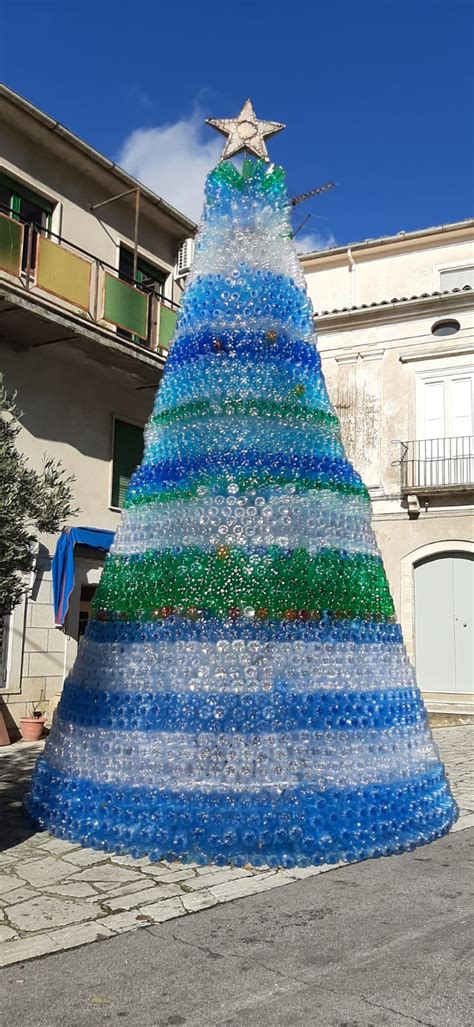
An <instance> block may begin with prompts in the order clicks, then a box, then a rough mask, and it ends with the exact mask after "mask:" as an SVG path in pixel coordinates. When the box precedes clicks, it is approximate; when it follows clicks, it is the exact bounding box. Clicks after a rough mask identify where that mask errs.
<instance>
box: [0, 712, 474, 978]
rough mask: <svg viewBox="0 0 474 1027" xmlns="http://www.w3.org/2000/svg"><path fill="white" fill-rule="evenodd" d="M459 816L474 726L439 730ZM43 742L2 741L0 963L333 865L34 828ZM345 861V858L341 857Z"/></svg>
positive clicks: (470, 801) (469, 801)
mask: <svg viewBox="0 0 474 1027" xmlns="http://www.w3.org/2000/svg"><path fill="white" fill-rule="evenodd" d="M434 736H435V740H436V743H437V745H438V747H439V750H440V754H441V758H442V759H443V761H444V763H445V765H446V769H447V772H448V776H449V778H450V781H451V786H452V789H453V792H454V796H455V798H456V800H457V802H458V805H459V809H460V817H459V820H458V822H457V824H456V825H455V827H454V830H455V831H456V830H457V831H460V830H463V829H464V828H467V827H472V826H474V759H473V752H474V728H471V727H451V728H437V729H435V730H434ZM42 747H43V743H41V742H40V743H36V744H25V743H22V742H19V743H16V744H15V745H11V746H6V747H4V748H2V749H0V789H1V797H0V810H1V817H0V825H1V843H2V844H1V848H0V966H7V965H9V964H11V963H16V962H19V961H23V960H26V959H31V958H33V957H34V956H41V955H44V954H46V953H50V952H60V951H63V950H65V949H71V948H75V947H76V946H78V945H85V944H88V943H89V942H93V941H98V940H100V939H102V938H110V937H112V936H113V935H117V934H121V933H123V932H125V931H133V930H136V929H137V928H139V927H142V926H150V925H151V924H160V923H163V922H164V921H165V920H171V919H174V918H175V917H179V916H185V915H186V914H187V913H194V912H197V911H198V910H202V909H207V908H208V907H211V906H215V905H217V904H218V903H224V902H229V901H231V900H232V899H236V898H242V897H243V896H247V895H254V894H256V893H257V892H262V891H267V890H268V889H272V888H278V887H281V886H283V885H288V884H291V883H292V882H294V881H296V880H300V879H301V878H306V877H312V876H313V875H316V874H321V873H325V872H326V871H328V870H334V869H335V867H334V866H333V865H332V866H322V867H309V868H307V869H301V870H298V869H292V870H270V869H265V868H263V869H259V870H256V869H254V868H252V867H250V866H249V867H247V868H233V867H230V866H228V867H217V866H213V865H209V866H197V865H196V864H189V863H188V864H180V863H168V862H166V861H163V862H160V863H151V862H150V861H149V860H148V859H147V858H145V859H137V860H133V859H131V858H130V857H129V856H111V855H110V854H106V853H103V852H95V851H93V850H92V849H83V848H81V847H80V846H78V845H75V844H72V843H70V842H64V841H60V840H58V839H55V838H52V836H51V835H50V834H48V833H47V832H46V831H44V832H35V830H34V828H33V827H32V826H31V824H30V822H29V821H28V819H27V818H26V816H25V815H24V813H23V808H22V796H23V794H24V792H25V790H26V787H27V785H28V781H29V778H30V775H31V772H32V769H33V766H34V763H35V760H36V758H37V756H38V754H39V752H41V750H42ZM339 866H340V864H339Z"/></svg>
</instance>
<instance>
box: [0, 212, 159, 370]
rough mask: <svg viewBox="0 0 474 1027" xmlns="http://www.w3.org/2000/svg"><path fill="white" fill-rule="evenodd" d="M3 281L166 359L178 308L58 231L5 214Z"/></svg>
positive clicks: (0, 253)
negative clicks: (65, 237) (55, 232)
mask: <svg viewBox="0 0 474 1027" xmlns="http://www.w3.org/2000/svg"><path fill="white" fill-rule="evenodd" d="M0 278H1V279H3V280H4V281H8V282H9V283H10V284H12V285H14V286H17V287H18V288H19V290H20V291H21V293H23V294H24V295H25V296H29V297H31V298H37V299H41V300H43V301H44V300H47V301H48V305H51V304H52V305H53V306H54V307H56V308H57V310H58V312H61V311H62V312H67V313H68V314H73V315H74V316H75V317H78V318H80V319H82V320H83V321H85V322H88V323H89V324H90V325H91V326H92V325H93V326H95V327H96V328H100V329H101V330H105V331H106V332H110V333H113V335H114V336H115V337H117V336H118V337H120V338H121V339H123V340H124V341H128V342H129V343H133V344H134V345H136V346H139V347H141V348H143V349H146V350H148V351H150V352H154V353H156V354H157V355H161V356H162V357H164V356H166V353H167V350H168V348H169V345H170V342H171V338H172V336H173V332H174V328H175V324H176V318H177V311H178V307H177V305H176V304H174V303H173V302H171V301H170V300H167V299H164V298H163V297H162V296H161V295H160V294H159V292H158V291H157V290H158V288H159V287H158V285H157V283H152V284H151V285H145V284H140V286H138V285H137V284H136V282H134V281H132V280H131V279H130V278H127V277H126V276H125V275H123V274H119V272H118V271H117V269H116V268H113V267H111V266H110V265H109V264H107V263H105V262H104V261H103V260H100V259H99V258H97V257H95V256H93V255H92V254H90V253H87V252H86V251H85V250H82V249H81V248H80V247H78V246H75V245H74V244H73V243H71V242H69V241H68V240H66V239H63V238H61V237H59V236H57V235H55V234H54V233H53V232H51V231H49V230H46V229H43V228H40V227H39V226H38V225H36V224H33V223H26V224H24V223H22V222H21V221H20V220H17V219H15V218H13V217H10V216H9V215H8V214H5V213H2V212H0Z"/></svg>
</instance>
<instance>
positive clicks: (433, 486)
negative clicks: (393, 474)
mask: <svg viewBox="0 0 474 1027" xmlns="http://www.w3.org/2000/svg"><path fill="white" fill-rule="evenodd" d="M400 445H401V447H402V453H401V460H400V472H401V489H402V492H418V491H420V490H424V491H426V492H428V491H429V492H433V491H437V490H438V489H445V490H451V491H453V490H454V491H458V490H463V489H469V488H471V489H472V488H474V435H457V436H454V437H453V438H441V439H415V440H412V441H410V442H401V443H400Z"/></svg>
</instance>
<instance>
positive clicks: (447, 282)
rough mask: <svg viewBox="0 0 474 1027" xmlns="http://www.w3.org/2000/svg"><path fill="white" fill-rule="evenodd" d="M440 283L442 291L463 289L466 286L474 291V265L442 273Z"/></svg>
mask: <svg viewBox="0 0 474 1027" xmlns="http://www.w3.org/2000/svg"><path fill="white" fill-rule="evenodd" d="M439 281H440V288H441V289H463V288H464V286H465V285H470V287H471V289H474V264H472V265H469V266H465V267H452V268H447V269H446V271H440V273H439Z"/></svg>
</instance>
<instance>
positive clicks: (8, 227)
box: [0, 214, 23, 277]
mask: <svg viewBox="0 0 474 1027" xmlns="http://www.w3.org/2000/svg"><path fill="white" fill-rule="evenodd" d="M22 247H23V225H22V224H20V222H19V221H13V220H12V218H9V217H7V216H6V215H5V214H0V269H1V270H2V271H8V274H10V275H16V276H17V277H19V275H20V271H21V252H22Z"/></svg>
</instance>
